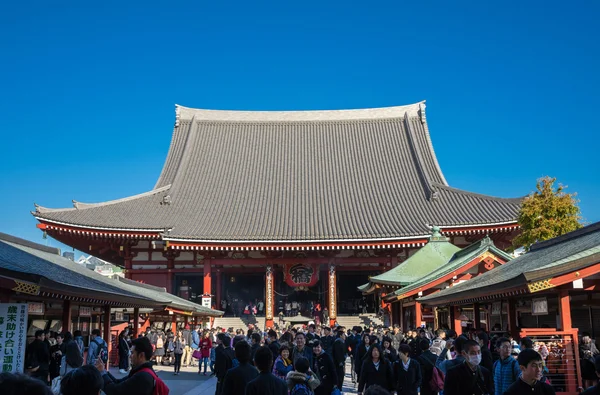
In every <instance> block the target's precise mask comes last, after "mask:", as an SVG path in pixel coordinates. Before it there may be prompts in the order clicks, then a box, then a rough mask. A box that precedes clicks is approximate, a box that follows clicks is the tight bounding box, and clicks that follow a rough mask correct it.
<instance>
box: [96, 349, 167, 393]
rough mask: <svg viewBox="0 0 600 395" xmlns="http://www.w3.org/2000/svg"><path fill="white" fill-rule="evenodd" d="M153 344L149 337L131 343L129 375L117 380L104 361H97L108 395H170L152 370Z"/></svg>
mask: <svg viewBox="0 0 600 395" xmlns="http://www.w3.org/2000/svg"><path fill="white" fill-rule="evenodd" d="M151 359H152V344H150V340H149V339H148V338H147V337H139V338H137V339H135V340H133V341H132V342H131V366H132V369H131V371H130V372H129V374H128V375H127V376H126V377H124V378H122V379H117V378H115V377H114V376H113V375H112V374H110V373H109V372H108V371H107V370H106V369H105V365H104V363H102V360H101V359H100V358H98V359H97V360H96V368H97V369H98V370H99V371H100V373H101V374H102V380H103V381H104V385H103V387H102V390H103V391H104V393H105V394H106V395H168V394H169V387H167V385H166V384H165V383H164V382H163V381H162V380H161V379H160V378H159V377H158V376H157V375H156V373H155V372H154V370H153V369H152V362H151Z"/></svg>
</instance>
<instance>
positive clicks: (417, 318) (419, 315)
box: [415, 302, 423, 328]
mask: <svg viewBox="0 0 600 395" xmlns="http://www.w3.org/2000/svg"><path fill="white" fill-rule="evenodd" d="M421 321H423V310H422V309H421V303H420V302H415V328H419V327H420V326H421Z"/></svg>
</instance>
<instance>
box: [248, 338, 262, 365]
mask: <svg viewBox="0 0 600 395" xmlns="http://www.w3.org/2000/svg"><path fill="white" fill-rule="evenodd" d="M250 339H251V340H250V341H251V342H252V345H251V346H250V363H251V364H252V365H254V355H255V354H256V351H258V349H259V347H260V340H261V337H260V333H257V332H254V333H252V336H251V337H250Z"/></svg>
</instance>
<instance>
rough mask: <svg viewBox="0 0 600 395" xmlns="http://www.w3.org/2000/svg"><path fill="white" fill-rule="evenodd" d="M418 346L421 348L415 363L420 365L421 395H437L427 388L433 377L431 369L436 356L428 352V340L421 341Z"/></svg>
mask: <svg viewBox="0 0 600 395" xmlns="http://www.w3.org/2000/svg"><path fill="white" fill-rule="evenodd" d="M419 346H420V347H421V355H419V356H418V357H417V361H418V362H419V365H421V376H422V380H421V381H422V384H421V395H437V392H433V391H432V390H431V388H430V387H429V382H430V381H431V377H432V376H433V368H434V366H435V362H436V361H437V358H438V356H437V355H435V354H434V353H432V352H431V351H430V350H429V347H430V345H429V340H427V339H421V342H420V343H419Z"/></svg>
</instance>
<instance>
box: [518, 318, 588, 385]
mask: <svg viewBox="0 0 600 395" xmlns="http://www.w3.org/2000/svg"><path fill="white" fill-rule="evenodd" d="M523 337H529V338H530V339H531V340H533V342H534V347H535V349H536V351H538V352H539V353H540V354H541V355H542V357H543V358H544V362H545V363H546V368H547V371H546V372H545V373H544V375H545V376H546V377H547V378H548V379H549V380H550V383H551V385H552V387H554V390H555V391H556V393H557V394H563V395H567V394H568V395H571V394H573V395H574V394H579V393H580V392H581V387H582V383H581V365H580V361H579V341H578V337H577V329H571V330H567V331H558V330H556V329H549V328H523V329H522V330H521V338H523Z"/></svg>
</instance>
